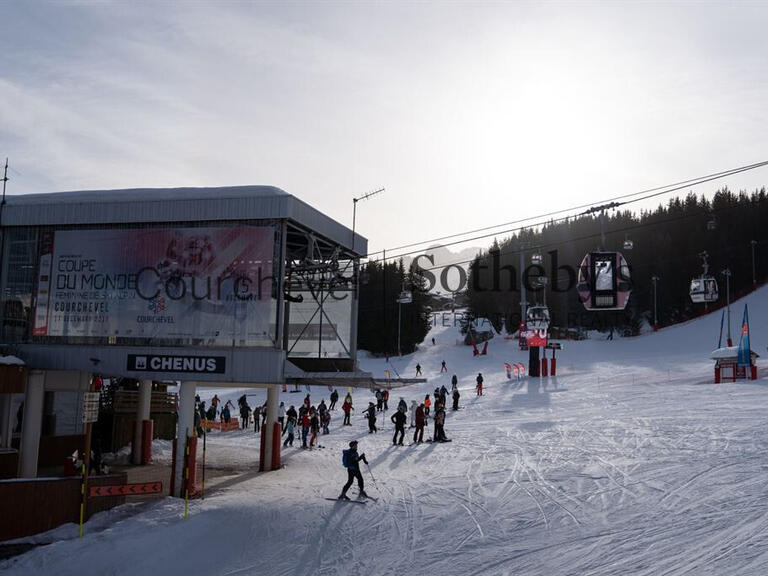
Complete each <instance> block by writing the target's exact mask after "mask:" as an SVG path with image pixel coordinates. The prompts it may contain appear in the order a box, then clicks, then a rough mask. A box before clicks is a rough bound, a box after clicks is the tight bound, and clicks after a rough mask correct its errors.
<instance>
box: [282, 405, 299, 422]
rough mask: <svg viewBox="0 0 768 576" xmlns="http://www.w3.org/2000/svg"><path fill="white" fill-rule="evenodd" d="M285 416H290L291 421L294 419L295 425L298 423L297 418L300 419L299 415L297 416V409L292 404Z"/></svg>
mask: <svg viewBox="0 0 768 576" xmlns="http://www.w3.org/2000/svg"><path fill="white" fill-rule="evenodd" d="M285 415H286V416H288V419H289V420H290V419H291V418H293V423H294V424H295V423H296V418H297V417H298V414H296V408H294V407H293V404H291V407H290V408H288V410H287V411H286V413H285Z"/></svg>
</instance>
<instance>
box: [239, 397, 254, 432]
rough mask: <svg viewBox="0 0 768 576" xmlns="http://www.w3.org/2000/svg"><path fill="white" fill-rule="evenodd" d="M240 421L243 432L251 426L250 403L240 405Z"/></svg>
mask: <svg viewBox="0 0 768 576" xmlns="http://www.w3.org/2000/svg"><path fill="white" fill-rule="evenodd" d="M240 420H241V421H242V423H241V425H242V428H243V430H246V429H247V428H248V427H249V425H250V420H251V407H250V406H248V402H243V403H242V404H240Z"/></svg>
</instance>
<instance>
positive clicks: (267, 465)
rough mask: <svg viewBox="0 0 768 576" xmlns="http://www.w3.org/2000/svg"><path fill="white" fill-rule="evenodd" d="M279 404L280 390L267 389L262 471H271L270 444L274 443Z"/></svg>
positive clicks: (274, 386)
mask: <svg viewBox="0 0 768 576" xmlns="http://www.w3.org/2000/svg"><path fill="white" fill-rule="evenodd" d="M279 403H280V390H279V388H278V387H277V385H270V386H268V387H267V420H266V422H265V423H264V471H265V472H268V471H270V470H272V444H273V442H274V431H275V422H277V408H278V404H279Z"/></svg>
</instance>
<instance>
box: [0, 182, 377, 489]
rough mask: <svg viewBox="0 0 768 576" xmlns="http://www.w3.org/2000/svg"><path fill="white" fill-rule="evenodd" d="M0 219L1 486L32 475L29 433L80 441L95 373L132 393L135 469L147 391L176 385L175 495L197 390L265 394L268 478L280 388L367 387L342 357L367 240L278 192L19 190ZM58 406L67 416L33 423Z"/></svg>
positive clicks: (368, 380)
mask: <svg viewBox="0 0 768 576" xmlns="http://www.w3.org/2000/svg"><path fill="white" fill-rule="evenodd" d="M0 210H1V212H0V227H1V239H2V248H1V251H0V257H1V258H2V262H1V263H0V294H1V295H2V306H0V314H1V316H0V329H1V333H0V346H2V354H4V358H5V359H6V362H5V363H4V364H3V365H2V366H0V376H1V378H0V470H2V475H3V476H4V477H6V478H7V477H14V476H18V477H21V478H28V479H32V478H35V477H36V476H38V470H39V466H38V464H39V459H40V458H41V456H42V454H41V436H43V434H42V433H43V432H45V436H46V437H48V436H52V437H57V436H59V437H61V436H67V437H75V438H80V439H82V437H84V436H85V434H86V431H85V429H86V426H85V425H84V424H83V423H82V422H83V420H85V419H87V418H85V416H86V414H85V412H87V410H88V407H87V406H86V404H87V402H85V400H86V397H87V396H88V395H89V394H90V395H91V396H90V397H91V398H93V394H95V393H97V392H98V387H99V386H98V385H99V382H100V381H101V379H103V378H118V377H124V378H131V379H135V380H138V381H139V383H140V384H139V392H138V402H137V406H136V416H135V418H136V422H137V425H136V426H135V433H134V448H135V449H134V456H135V457H136V459H137V460H138V461H142V460H143V461H146V460H147V459H148V458H147V454H146V451H147V450H148V449H149V447H150V446H151V438H152V423H151V420H150V402H151V390H152V383H153V382H155V383H158V382H166V383H172V385H177V386H178V409H177V410H178V421H177V426H176V442H177V445H178V447H179V449H178V450H176V454H177V456H175V465H174V477H173V478H171V485H172V486H174V494H175V495H177V496H178V495H181V491H182V485H183V482H182V474H183V469H184V465H183V463H182V461H181V458H180V457H179V456H178V455H181V454H183V453H184V450H183V448H184V446H183V445H182V442H183V443H184V445H187V444H188V442H189V439H190V438H193V437H194V434H195V432H194V431H195V424H194V416H195V395H196V390H197V387H198V386H214V387H215V386H227V387H233V386H236V387H266V388H267V389H268V391H267V418H266V425H265V427H264V431H265V434H264V440H263V442H262V448H261V454H260V456H261V458H260V461H261V466H262V469H263V470H270V469H274V468H275V467H279V466H280V455H279V448H280V441H279V437H280V430H279V424H278V422H277V412H278V397H279V388H278V387H280V386H282V385H285V384H299V383H303V384H337V385H344V386H366V387H368V386H370V385H372V384H373V383H374V381H373V378H372V377H371V375H370V374H367V373H363V372H360V371H358V370H357V367H356V360H355V358H356V340H357V336H356V324H357V302H358V292H357V282H358V265H359V258H360V257H361V256H362V255H364V254H365V253H366V249H367V241H366V239H365V238H363V237H361V236H359V235H354V234H353V231H352V230H350V229H348V228H346V227H345V226H343V225H341V224H339V223H338V222H336V221H334V220H333V219H331V218H329V217H328V216H326V215H325V214H323V213H322V212H320V211H319V210H316V209H315V208H312V207H311V206H309V205H307V204H306V203H304V202H302V201H301V200H299V199H298V198H296V197H295V196H292V195H290V194H288V193H286V192H284V191H282V190H280V189H278V188H274V187H270V186H241V187H225V188H175V189H130V190H92V191H83V192H62V193H53V194H32V195H20V196H8V197H7V198H6V199H5V202H4V204H3V205H2V207H1V208H0ZM0 362H2V360H0ZM65 399H69V401H68V402H66V403H65V402H64V400H65ZM20 400H23V405H22V404H21V403H20V402H19V401H20ZM65 404H67V405H69V406H74V407H75V409H74V410H75V414H74V415H72V414H70V415H69V416H68V417H67V418H64V417H60V418H58V420H56V421H54V422H53V423H52V422H50V418H46V417H47V416H48V415H49V414H50V413H51V412H53V411H52V410H51V406H64V405H65ZM44 429H45V430H44ZM142 446H143V447H144V452H145V453H144V454H143V455H142V453H141V452H142V451H141V450H139V449H136V448H137V447H142ZM142 456H143V458H142Z"/></svg>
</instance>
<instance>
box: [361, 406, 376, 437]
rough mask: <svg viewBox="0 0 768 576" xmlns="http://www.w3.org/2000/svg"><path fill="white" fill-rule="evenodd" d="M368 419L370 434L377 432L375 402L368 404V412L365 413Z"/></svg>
mask: <svg viewBox="0 0 768 576" xmlns="http://www.w3.org/2000/svg"><path fill="white" fill-rule="evenodd" d="M363 414H366V415H367V418H368V434H372V433H373V432H376V406H375V405H374V403H373V402H368V410H366V411H365V412H363Z"/></svg>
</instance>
